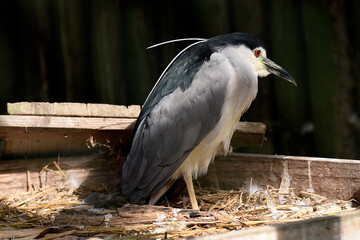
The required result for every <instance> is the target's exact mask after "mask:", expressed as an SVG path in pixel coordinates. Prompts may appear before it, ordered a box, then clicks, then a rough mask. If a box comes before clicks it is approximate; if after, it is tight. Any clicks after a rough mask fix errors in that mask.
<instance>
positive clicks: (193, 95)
mask: <svg viewBox="0 0 360 240" xmlns="http://www.w3.org/2000/svg"><path fill="white" fill-rule="evenodd" d="M270 73H273V74H275V75H277V76H279V77H282V78H284V79H286V80H288V81H289V82H291V83H293V84H294V85H296V83H295V80H294V79H293V78H292V77H291V76H290V75H289V74H288V73H287V72H286V71H285V70H284V69H283V68H282V67H280V66H279V65H277V64H276V63H274V62H273V61H271V60H270V59H268V58H267V57H266V50H265V47H264V44H263V43H262V42H261V41H260V40H259V39H257V38H256V37H255V36H253V35H251V34H247V33H232V34H225V35H220V36H216V37H213V38H210V39H207V40H201V41H198V42H196V43H194V44H192V45H190V46H189V47H187V48H186V49H185V50H184V51H182V52H181V53H180V54H178V55H177V56H176V57H175V59H174V60H173V61H172V62H171V63H170V64H169V66H168V67H167V68H166V69H165V71H164V72H163V74H162V75H161V76H160V78H159V80H158V82H157V83H156V85H155V86H154V88H153V89H152V91H151V92H150V94H149V96H148V98H147V99H146V101H145V103H144V105H143V108H142V111H141V113H140V115H139V118H138V120H137V122H136V125H135V129H134V131H135V132H134V137H133V142H132V146H131V150H130V153H129V154H128V156H127V158H126V160H125V162H124V166H123V172H122V191H123V193H124V194H128V195H129V201H130V203H136V202H138V201H139V200H140V199H149V204H155V203H156V202H157V201H158V199H159V198H160V197H161V196H162V195H163V194H164V193H165V192H166V191H167V190H168V189H169V187H170V186H171V185H172V184H173V183H174V181H175V180H176V179H178V178H179V177H181V176H183V178H184V180H185V182H186V186H187V189H188V192H189V197H190V202H191V205H192V208H193V209H198V204H197V201H196V197H195V192H194V187H193V182H192V180H193V178H194V179H196V178H197V177H198V176H201V175H203V174H205V173H206V172H207V170H208V166H209V164H210V163H211V161H212V160H213V159H214V157H215V156H216V155H217V154H226V153H227V152H228V151H229V147H230V140H231V137H232V135H233V133H234V130H235V127H236V124H237V123H238V121H239V119H240V117H241V115H242V114H243V113H244V112H245V111H246V110H247V109H248V107H249V106H250V104H251V102H252V101H253V100H254V98H255V96H256V94H257V91H258V77H265V76H267V75H269V74H270Z"/></svg>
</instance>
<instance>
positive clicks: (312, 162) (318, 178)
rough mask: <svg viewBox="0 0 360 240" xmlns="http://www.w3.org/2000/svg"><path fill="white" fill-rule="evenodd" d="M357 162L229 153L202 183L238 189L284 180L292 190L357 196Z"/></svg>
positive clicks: (359, 164) (346, 197) (359, 188)
mask: <svg viewBox="0 0 360 240" xmlns="http://www.w3.org/2000/svg"><path fill="white" fill-rule="evenodd" d="M359 172H360V162H359V161H357V160H347V159H331V158H314V157H293V156H277V155H259V154H239V153H233V154H229V155H228V156H227V157H218V158H216V159H215V161H214V163H213V164H211V165H210V167H209V171H208V174H207V175H205V176H204V177H202V178H200V180H199V182H200V184H201V185H202V186H209V185H210V186H218V187H219V188H220V189H239V188H240V187H246V186H248V185H249V182H250V179H252V183H253V184H256V185H257V186H259V187H261V188H262V189H265V188H266V186H268V185H271V186H273V187H277V188H279V187H280V184H281V182H282V181H288V182H289V187H290V188H293V189H294V191H295V193H296V194H299V193H300V191H303V190H305V191H306V190H307V191H313V192H315V193H317V194H320V195H323V196H326V197H328V198H331V199H343V200H349V199H351V198H355V199H357V200H358V201H359V200H360V175H359Z"/></svg>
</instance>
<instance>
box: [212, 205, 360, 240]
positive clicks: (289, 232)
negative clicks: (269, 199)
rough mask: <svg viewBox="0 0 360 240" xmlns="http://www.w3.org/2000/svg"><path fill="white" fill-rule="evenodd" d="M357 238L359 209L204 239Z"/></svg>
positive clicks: (359, 218) (281, 239) (359, 222)
mask: <svg viewBox="0 0 360 240" xmlns="http://www.w3.org/2000/svg"><path fill="white" fill-rule="evenodd" d="M359 238H360V211H354V212H348V213H341V214H337V215H333V216H328V217H320V218H313V219H309V220H304V221H299V222H292V223H286V224H275V225H271V226H263V227H257V228H254V229H245V230H241V231H233V232H228V233H223V234H218V235H215V236H208V237H206V239H209V240H222V239H227V240H232V239H241V240H255V239H266V240H287V239H291V240H302V239H307V240H329V239H334V240H335V239H336V240H338V239H343V240H352V239H359Z"/></svg>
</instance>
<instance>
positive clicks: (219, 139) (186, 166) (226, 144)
mask: <svg viewBox="0 0 360 240" xmlns="http://www.w3.org/2000/svg"><path fill="white" fill-rule="evenodd" d="M239 118H240V116H232V117H231V119H223V120H221V121H219V123H218V124H217V125H216V127H215V128H214V129H213V130H212V131H210V132H209V133H208V134H207V135H206V136H205V138H204V139H203V140H202V141H201V142H200V143H199V144H198V145H197V146H196V147H195V148H194V150H193V151H192V152H191V153H190V155H189V157H188V158H187V159H186V160H185V161H184V162H183V163H182V165H181V166H180V167H179V168H178V170H177V171H176V172H175V173H174V175H173V178H175V179H177V178H179V177H180V176H192V177H193V178H194V179H196V178H197V177H198V176H202V175H204V174H206V173H207V170H208V167H209V164H210V163H211V162H212V161H213V159H214V157H215V156H216V155H226V154H227V153H228V151H229V148H230V140H231V137H232V135H233V133H234V130H235V127H236V124H237V122H238V121H239Z"/></svg>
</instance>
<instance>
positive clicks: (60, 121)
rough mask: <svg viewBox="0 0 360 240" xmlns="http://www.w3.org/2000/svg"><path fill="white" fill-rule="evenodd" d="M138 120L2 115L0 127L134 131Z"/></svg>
mask: <svg viewBox="0 0 360 240" xmlns="http://www.w3.org/2000/svg"><path fill="white" fill-rule="evenodd" d="M135 121H136V118H106V117H105V118H103V117H59V116H56V117H53V116H17V115H0V127H20V128H24V130H25V131H26V129H25V128H31V127H32V128H71V129H96V130H129V129H130V130H132V129H133V127H134V124H135Z"/></svg>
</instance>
